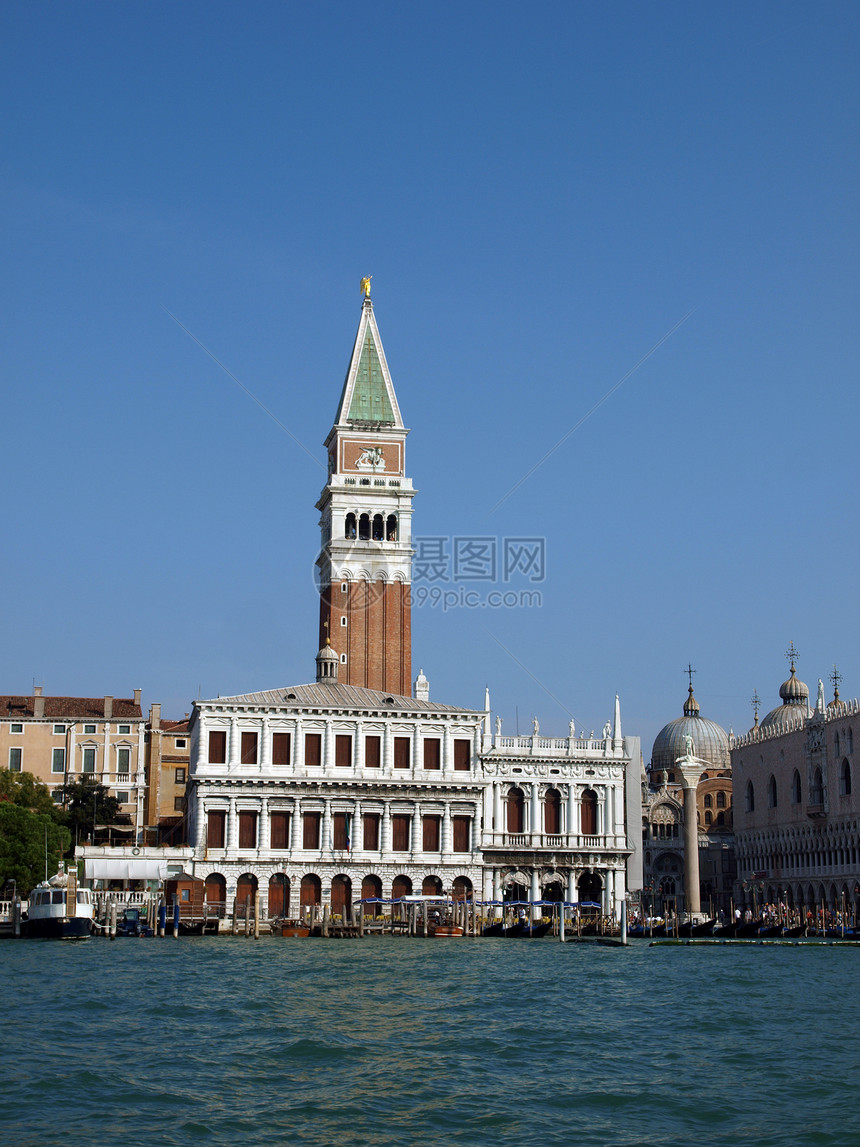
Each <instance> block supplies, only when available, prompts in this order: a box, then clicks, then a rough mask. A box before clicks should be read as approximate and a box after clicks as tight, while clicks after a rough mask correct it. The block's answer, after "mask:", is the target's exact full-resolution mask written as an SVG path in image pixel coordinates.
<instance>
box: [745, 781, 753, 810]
mask: <svg viewBox="0 0 860 1147" xmlns="http://www.w3.org/2000/svg"><path fill="white" fill-rule="evenodd" d="M746 809H747V812H755V789H754V788H753V783H752V781H747V804H746Z"/></svg>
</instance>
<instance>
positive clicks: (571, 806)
mask: <svg viewBox="0 0 860 1147" xmlns="http://www.w3.org/2000/svg"><path fill="white" fill-rule="evenodd" d="M578 797H579V785H574V784H571V785H570V787H569V789H568V793H567V832H568V835H569V836H579V800H578Z"/></svg>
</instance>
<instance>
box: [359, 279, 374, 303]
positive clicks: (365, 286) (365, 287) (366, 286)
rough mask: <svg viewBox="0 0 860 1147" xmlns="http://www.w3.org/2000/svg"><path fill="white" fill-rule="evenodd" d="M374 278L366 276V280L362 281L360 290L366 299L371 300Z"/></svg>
mask: <svg viewBox="0 0 860 1147" xmlns="http://www.w3.org/2000/svg"><path fill="white" fill-rule="evenodd" d="M372 278H373V275H365V276H364V278H363V279H362V280H361V286H360V287H359V290H360V291H361V293H362V294H363V295H364V297H365V298H366V299H369V298H370V280H371V279H372Z"/></svg>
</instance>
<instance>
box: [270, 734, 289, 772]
mask: <svg viewBox="0 0 860 1147" xmlns="http://www.w3.org/2000/svg"><path fill="white" fill-rule="evenodd" d="M289 763H290V734H289V733H272V764H273V765H288V764H289Z"/></svg>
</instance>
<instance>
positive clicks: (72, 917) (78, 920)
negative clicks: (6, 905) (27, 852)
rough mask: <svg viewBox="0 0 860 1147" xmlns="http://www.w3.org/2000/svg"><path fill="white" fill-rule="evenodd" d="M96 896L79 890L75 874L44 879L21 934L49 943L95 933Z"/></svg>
mask: <svg viewBox="0 0 860 1147" xmlns="http://www.w3.org/2000/svg"><path fill="white" fill-rule="evenodd" d="M93 915H94V906H93V894H92V892H91V891H90V889H89V888H78V877H77V873H76V872H68V873H67V872H58V873H57V875H56V876H52V877H51V879H50V880H43V881H42V883H41V884H37V885H36V887H35V888H34V889H33V891H32V892H31V893H30V902H29V905H28V910H27V916H26V918H25V919H23V920H22V921H21V935H22V936H26V937H28V938H37V937H41V938H43V939H49V940H71V939H75V938H77V937H80V936H89V934H90V933H91V932H92V930H93Z"/></svg>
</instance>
